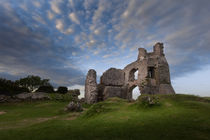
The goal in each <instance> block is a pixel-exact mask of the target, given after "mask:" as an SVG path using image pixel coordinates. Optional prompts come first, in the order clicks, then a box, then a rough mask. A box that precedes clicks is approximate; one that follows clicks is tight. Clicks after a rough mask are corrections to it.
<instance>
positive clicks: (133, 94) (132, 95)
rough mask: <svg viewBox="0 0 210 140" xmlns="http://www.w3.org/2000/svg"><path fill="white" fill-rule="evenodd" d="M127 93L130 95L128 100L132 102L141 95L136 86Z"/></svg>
mask: <svg viewBox="0 0 210 140" xmlns="http://www.w3.org/2000/svg"><path fill="white" fill-rule="evenodd" d="M129 93H130V99H133V100H136V99H137V98H138V97H139V96H140V95H141V92H140V89H139V87H138V86H136V85H134V86H132V87H131V88H130V90H129Z"/></svg>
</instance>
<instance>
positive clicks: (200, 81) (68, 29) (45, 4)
mask: <svg viewBox="0 0 210 140" xmlns="http://www.w3.org/2000/svg"><path fill="white" fill-rule="evenodd" d="M209 13H210V1H209V0H0V77H4V78H7V79H12V80H14V79H17V78H20V77H24V76H27V75H31V74H33V75H39V76H41V77H43V78H49V79H51V82H52V83H54V84H55V85H65V86H69V87H78V88H81V89H82V88H83V85H84V79H85V74H86V73H87V71H88V69H90V68H93V69H95V70H96V71H97V74H98V76H100V75H101V74H102V73H103V72H104V71H105V70H106V69H108V68H110V67H116V68H124V67H125V66H126V65H127V64H128V63H130V62H132V61H134V60H136V58H137V48H139V47H144V48H146V49H147V50H148V51H151V50H152V46H153V45H154V44H155V42H158V41H159V42H163V43H164V46H165V54H166V57H167V59H168V62H169V65H170V71H171V77H172V82H173V86H174V88H175V90H176V92H179V93H189V94H196V95H201V96H210V63H209V62H210V46H209V44H210V16H209Z"/></svg>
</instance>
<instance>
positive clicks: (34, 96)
mask: <svg viewBox="0 0 210 140" xmlns="http://www.w3.org/2000/svg"><path fill="white" fill-rule="evenodd" d="M14 97H15V98H17V99H20V100H23V101H26V100H48V99H50V98H49V96H48V94H47V93H44V92H34V93H27V92H24V93H21V94H17V95H16V96H14Z"/></svg>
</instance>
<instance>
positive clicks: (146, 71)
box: [85, 43, 175, 102]
mask: <svg viewBox="0 0 210 140" xmlns="http://www.w3.org/2000/svg"><path fill="white" fill-rule="evenodd" d="M138 51H139V54H138V58H137V60H136V61H135V62H132V63H131V64H128V65H127V66H126V67H125V68H124V69H123V70H121V69H115V68H110V69H108V70H107V71H105V72H104V73H103V75H102V76H101V79H100V84H95V85H93V84H92V83H90V82H89V80H88V79H86V83H85V89H89V87H90V86H91V87H93V86H95V88H96V89H97V94H96V93H95V92H94V93H91V92H85V97H92V96H95V97H94V98H85V100H86V101H87V102H97V101H101V100H105V99H107V98H109V97H120V98H124V99H131V98H132V90H133V88H135V87H136V86H138V87H139V89H140V90H141V94H175V92H174V89H173V87H172V85H171V81H170V73H169V65H168V62H167V60H166V58H165V55H164V53H163V43H156V44H155V46H154V47H153V52H150V53H147V51H146V50H145V49H144V48H139V49H138ZM91 71H92V70H91ZM136 71H138V75H137V78H135V72H136ZM89 77H90V76H89V75H87V78H89ZM95 77H96V73H95V75H94V78H95ZM86 91H91V90H86ZM93 99H94V101H90V100H93Z"/></svg>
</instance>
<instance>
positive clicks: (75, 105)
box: [65, 101, 83, 112]
mask: <svg viewBox="0 0 210 140" xmlns="http://www.w3.org/2000/svg"><path fill="white" fill-rule="evenodd" d="M65 110H66V111H76V112H79V111H82V110H83V109H82V106H81V104H80V103H79V102H74V101H71V102H70V103H69V104H68V105H67V106H66V109H65Z"/></svg>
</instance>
